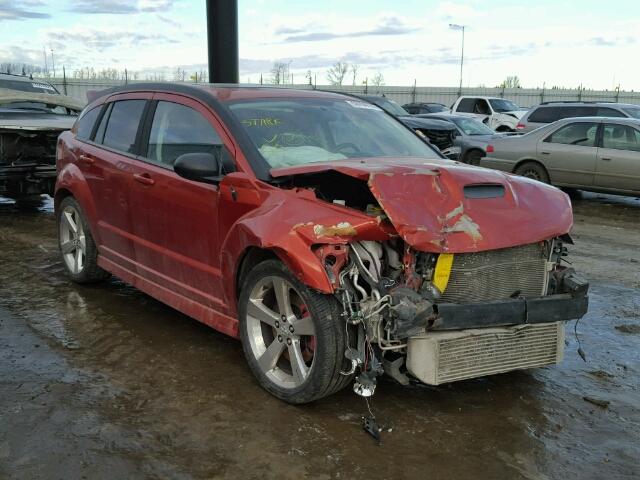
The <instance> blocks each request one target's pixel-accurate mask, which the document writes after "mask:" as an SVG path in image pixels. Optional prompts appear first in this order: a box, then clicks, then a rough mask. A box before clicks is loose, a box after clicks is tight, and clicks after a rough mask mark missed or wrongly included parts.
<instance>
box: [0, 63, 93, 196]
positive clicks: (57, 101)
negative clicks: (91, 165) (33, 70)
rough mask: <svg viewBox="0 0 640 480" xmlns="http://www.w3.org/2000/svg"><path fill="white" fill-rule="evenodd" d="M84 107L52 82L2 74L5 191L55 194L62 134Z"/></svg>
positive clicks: (0, 155)
mask: <svg viewBox="0 0 640 480" xmlns="http://www.w3.org/2000/svg"><path fill="white" fill-rule="evenodd" d="M82 107H83V104H82V103H81V102H78V101H77V100H75V99H73V98H70V97H67V96H65V95H61V94H60V93H59V92H58V91H57V90H56V89H55V88H54V87H53V86H52V85H50V84H48V83H45V82H41V81H35V80H32V79H30V78H28V77H24V76H19V75H8V74H0V195H3V196H6V197H11V198H14V199H18V200H20V199H28V198H30V197H35V196H38V195H41V194H44V193H47V194H53V188H54V185H55V178H56V165H55V158H56V143H57V140H58V135H59V134H60V133H61V132H63V131H65V130H69V129H70V128H71V126H72V125H73V124H74V122H75V120H76V119H77V116H78V113H79V112H80V110H82Z"/></svg>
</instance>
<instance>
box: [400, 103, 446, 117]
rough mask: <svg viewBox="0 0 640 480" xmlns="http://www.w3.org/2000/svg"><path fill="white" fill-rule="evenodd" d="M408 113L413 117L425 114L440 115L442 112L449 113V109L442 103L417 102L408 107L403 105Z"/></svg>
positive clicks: (408, 104) (409, 104)
mask: <svg viewBox="0 0 640 480" xmlns="http://www.w3.org/2000/svg"><path fill="white" fill-rule="evenodd" d="M402 108H404V109H405V110H406V111H407V112H409V113H410V114H411V115H420V114H424V113H440V112H448V111H449V107H447V106H446V105H443V104H442V103H435V102H416V103H407V104H406V105H402Z"/></svg>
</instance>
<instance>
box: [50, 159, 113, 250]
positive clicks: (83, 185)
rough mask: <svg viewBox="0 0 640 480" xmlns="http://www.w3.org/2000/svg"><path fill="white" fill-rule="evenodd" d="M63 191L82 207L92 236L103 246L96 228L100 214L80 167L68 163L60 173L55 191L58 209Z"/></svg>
mask: <svg viewBox="0 0 640 480" xmlns="http://www.w3.org/2000/svg"><path fill="white" fill-rule="evenodd" d="M62 190H67V191H69V192H71V195H73V197H74V198H75V199H76V200H77V202H78V203H79V204H80V206H81V207H82V210H83V211H84V213H85V215H86V217H87V220H88V221H89V230H90V231H91V236H92V237H93V238H94V240H95V241H96V244H97V245H101V244H102V241H101V239H100V237H99V233H98V229H97V228H96V225H97V219H98V214H97V210H96V206H95V203H94V201H93V196H92V195H91V191H90V190H89V186H88V184H87V181H86V180H85V178H84V175H83V173H82V172H81V171H80V169H79V168H78V166H77V165H76V164H74V163H67V164H66V165H65V166H64V167H63V168H62V170H61V171H60V172H58V179H57V180H56V189H55V197H54V198H55V205H56V209H57V208H58V205H59V198H58V197H59V194H60V192H61V191H62Z"/></svg>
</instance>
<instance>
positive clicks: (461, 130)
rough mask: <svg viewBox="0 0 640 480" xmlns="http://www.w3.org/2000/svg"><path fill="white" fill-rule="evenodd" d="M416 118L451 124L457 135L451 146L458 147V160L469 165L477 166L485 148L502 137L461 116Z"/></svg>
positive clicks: (423, 116) (436, 115)
mask: <svg viewBox="0 0 640 480" xmlns="http://www.w3.org/2000/svg"><path fill="white" fill-rule="evenodd" d="M415 117H416V118H432V119H436V120H442V121H446V122H450V123H452V124H453V125H454V126H455V127H456V130H457V131H458V135H457V136H456V137H455V138H454V140H453V144H454V145H457V146H458V147H460V158H459V160H460V161H461V162H464V163H469V164H471V165H478V164H479V163H480V159H481V158H482V157H484V156H485V154H486V148H487V145H488V144H489V142H491V141H492V140H493V139H495V138H498V137H502V136H504V135H505V134H504V133H496V132H494V131H493V130H491V129H490V128H489V127H487V126H486V125H485V124H484V123H482V122H479V121H478V120H476V119H474V118H470V117H466V116H463V115H453V114H447V113H429V114H424V115H415Z"/></svg>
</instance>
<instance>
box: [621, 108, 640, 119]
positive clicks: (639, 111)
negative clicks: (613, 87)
mask: <svg viewBox="0 0 640 480" xmlns="http://www.w3.org/2000/svg"><path fill="white" fill-rule="evenodd" d="M622 110H623V111H624V113H626V114H627V115H630V116H631V117H633V118H640V107H631V108H623V109H622Z"/></svg>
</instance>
